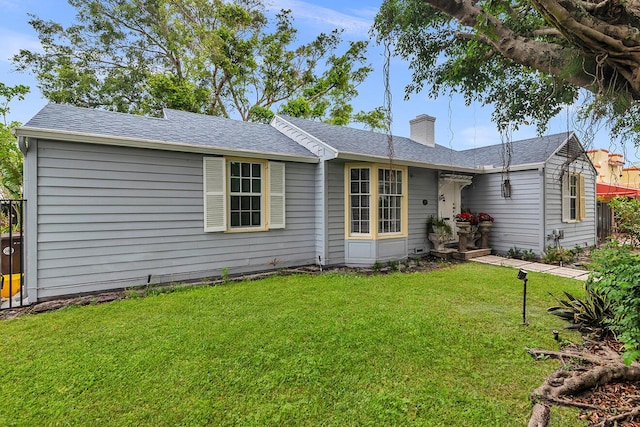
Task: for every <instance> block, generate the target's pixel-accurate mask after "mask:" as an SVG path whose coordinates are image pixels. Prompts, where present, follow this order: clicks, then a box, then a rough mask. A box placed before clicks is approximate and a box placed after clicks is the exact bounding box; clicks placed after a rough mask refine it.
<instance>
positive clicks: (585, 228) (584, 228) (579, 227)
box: [545, 149, 596, 249]
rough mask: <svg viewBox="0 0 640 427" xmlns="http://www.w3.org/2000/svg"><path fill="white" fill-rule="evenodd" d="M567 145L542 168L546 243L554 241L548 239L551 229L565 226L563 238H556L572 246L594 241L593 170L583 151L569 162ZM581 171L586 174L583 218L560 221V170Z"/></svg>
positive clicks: (562, 244)
mask: <svg viewBox="0 0 640 427" xmlns="http://www.w3.org/2000/svg"><path fill="white" fill-rule="evenodd" d="M566 161H567V155H566V149H563V150H560V151H559V153H558V154H556V155H554V156H552V157H551V158H550V159H549V161H548V162H547V166H546V169H545V183H546V194H547V197H546V199H547V203H546V209H547V211H546V223H545V241H546V245H547V246H548V245H551V244H554V241H553V240H552V239H547V236H548V235H550V234H551V233H552V232H553V230H554V229H559V230H564V239H561V240H560V241H559V243H560V245H561V246H562V247H564V248H567V249H571V248H573V247H575V246H576V245H579V246H582V247H585V246H592V245H595V244H596V184H595V182H596V181H595V180H596V172H595V170H594V168H593V166H592V165H591V162H590V161H589V160H588V158H587V157H586V155H584V154H582V155H581V156H579V158H578V159H577V160H574V161H573V162H571V164H570V165H569V166H568V168H567V166H563V165H564V164H565V162H566ZM567 170H568V171H569V172H574V173H579V174H582V175H583V176H584V178H585V203H586V214H587V216H586V218H585V219H584V220H582V221H579V222H573V223H568V222H562V174H563V171H567Z"/></svg>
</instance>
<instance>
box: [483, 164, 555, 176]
mask: <svg viewBox="0 0 640 427" xmlns="http://www.w3.org/2000/svg"><path fill="white" fill-rule="evenodd" d="M543 167H544V162H538V163H525V164H522V165H514V166H509V172H517V171H527V170H532V169H540V168H543ZM481 169H482V172H483V173H498V172H504V171H505V168H504V167H502V166H493V165H488V166H482V167H481Z"/></svg>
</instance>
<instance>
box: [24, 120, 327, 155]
mask: <svg viewBox="0 0 640 427" xmlns="http://www.w3.org/2000/svg"><path fill="white" fill-rule="evenodd" d="M14 132H15V135H16V136H20V137H27V138H38V139H50V140H55V141H68V142H83V143H88V144H99V145H114V146H119V147H130V148H145V149H151V150H164V151H179V152H184V153H201V154H214V155H220V156H238V155H240V156H247V157H255V158H259V159H269V160H281V161H291V162H300V163H318V162H319V161H320V159H318V158H317V157H316V156H313V155H309V156H303V155H296V154H283V153H273V152H268V151H252V150H241V149H229V148H222V147H215V146H208V145H199V144H187V143H184V142H167V141H160V140H154V139H143V138H129V137H124V136H121V137H116V136H105V135H97V134H93V133H86V132H73V131H61V130H54V129H41V128H33V127H28V126H25V127H19V128H16V129H14ZM25 148H26V149H27V150H28V144H26V145H25ZM25 151H26V150H25Z"/></svg>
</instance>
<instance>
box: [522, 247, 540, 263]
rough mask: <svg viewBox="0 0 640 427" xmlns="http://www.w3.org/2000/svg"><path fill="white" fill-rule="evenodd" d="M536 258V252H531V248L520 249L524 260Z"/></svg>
mask: <svg viewBox="0 0 640 427" xmlns="http://www.w3.org/2000/svg"><path fill="white" fill-rule="evenodd" d="M536 258H538V257H537V255H536V253H535V252H533V249H527V250H524V251H522V259H523V260H525V261H531V260H534V259H536Z"/></svg>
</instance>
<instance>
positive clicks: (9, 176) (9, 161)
mask: <svg viewBox="0 0 640 427" xmlns="http://www.w3.org/2000/svg"><path fill="white" fill-rule="evenodd" d="M27 93H29V87H28V86H24V85H17V86H7V85H5V84H4V83H2V82H0V115H2V123H0V199H19V198H21V197H22V152H21V151H20V149H19V148H18V144H17V141H16V137H15V136H13V133H12V132H11V129H13V128H15V127H18V126H19V125H20V123H18V122H10V123H7V115H8V114H9V104H10V103H11V101H12V100H14V99H18V100H22V99H24V96H25V95H26V94H27Z"/></svg>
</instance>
